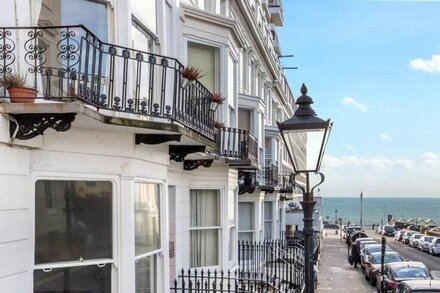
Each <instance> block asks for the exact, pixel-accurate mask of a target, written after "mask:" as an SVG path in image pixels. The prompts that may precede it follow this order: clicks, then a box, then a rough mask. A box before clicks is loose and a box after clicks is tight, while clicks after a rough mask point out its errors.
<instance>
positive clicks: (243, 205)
mask: <svg viewBox="0 0 440 293" xmlns="http://www.w3.org/2000/svg"><path fill="white" fill-rule="evenodd" d="M238 230H239V231H243V230H254V205H253V203H251V202H239V203H238Z"/></svg>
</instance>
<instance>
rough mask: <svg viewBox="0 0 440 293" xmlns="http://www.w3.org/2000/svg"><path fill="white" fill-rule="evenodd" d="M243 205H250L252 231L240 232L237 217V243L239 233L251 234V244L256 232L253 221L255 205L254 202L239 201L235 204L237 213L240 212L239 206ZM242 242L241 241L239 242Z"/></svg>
mask: <svg viewBox="0 0 440 293" xmlns="http://www.w3.org/2000/svg"><path fill="white" fill-rule="evenodd" d="M241 203H244V204H250V205H251V207H252V215H251V219H252V228H253V229H252V230H240V224H239V223H238V217H237V241H238V238H239V235H240V233H252V239H251V242H253V241H255V239H256V231H257V230H258V229H257V227H256V224H255V223H256V221H255V216H256V211H255V207H256V204H255V202H254V201H239V202H238V204H237V213H238V212H239V211H240V204H241ZM241 241H243V240H241Z"/></svg>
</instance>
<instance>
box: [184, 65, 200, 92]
mask: <svg viewBox="0 0 440 293" xmlns="http://www.w3.org/2000/svg"><path fill="white" fill-rule="evenodd" d="M202 76H203V75H202V71H201V70H200V69H198V68H195V67H193V66H187V67H185V68H183V69H182V80H181V84H180V86H181V87H182V88H184V89H186V88H188V86H189V85H190V84H191V83H192V82H193V81H195V80H197V79H199V78H201V77H202Z"/></svg>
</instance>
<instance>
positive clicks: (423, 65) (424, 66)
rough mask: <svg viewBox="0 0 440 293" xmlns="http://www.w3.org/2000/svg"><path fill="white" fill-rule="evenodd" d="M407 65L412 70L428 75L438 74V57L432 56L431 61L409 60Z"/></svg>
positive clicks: (439, 68)
mask: <svg viewBox="0 0 440 293" xmlns="http://www.w3.org/2000/svg"><path fill="white" fill-rule="evenodd" d="M409 65H410V66H411V68H412V69H414V70H417V71H423V72H428V73H439V72H440V55H433V56H431V59H422V58H417V59H414V60H411V61H410V62H409Z"/></svg>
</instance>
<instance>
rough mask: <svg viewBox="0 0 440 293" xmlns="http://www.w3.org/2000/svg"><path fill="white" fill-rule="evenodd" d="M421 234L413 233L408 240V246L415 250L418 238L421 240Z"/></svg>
mask: <svg viewBox="0 0 440 293" xmlns="http://www.w3.org/2000/svg"><path fill="white" fill-rule="evenodd" d="M422 236H423V234H420V233H415V234H413V235H412V236H411V237H410V238H409V246H411V247H414V248H417V247H418V244H419V240H420V238H422Z"/></svg>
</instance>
